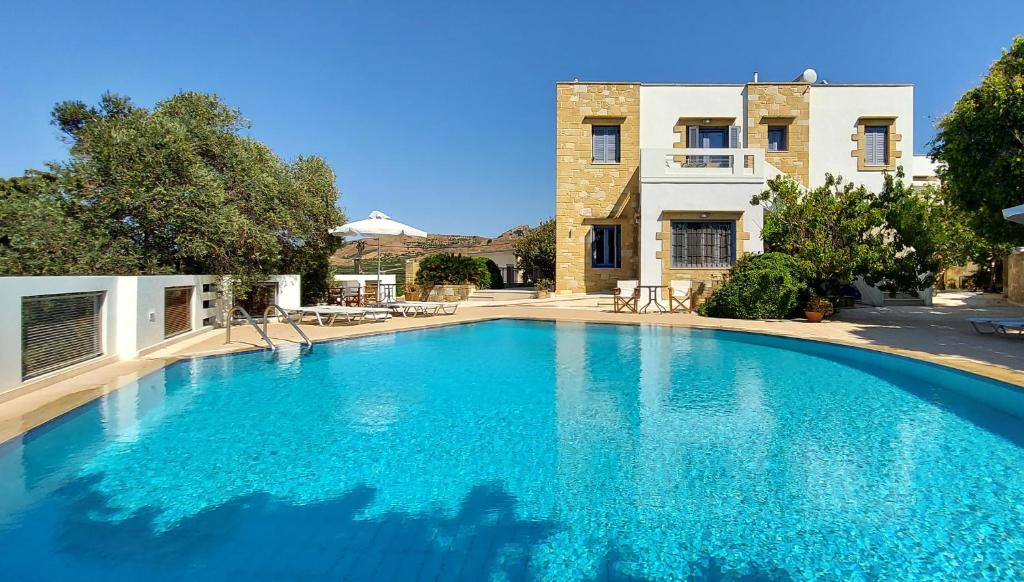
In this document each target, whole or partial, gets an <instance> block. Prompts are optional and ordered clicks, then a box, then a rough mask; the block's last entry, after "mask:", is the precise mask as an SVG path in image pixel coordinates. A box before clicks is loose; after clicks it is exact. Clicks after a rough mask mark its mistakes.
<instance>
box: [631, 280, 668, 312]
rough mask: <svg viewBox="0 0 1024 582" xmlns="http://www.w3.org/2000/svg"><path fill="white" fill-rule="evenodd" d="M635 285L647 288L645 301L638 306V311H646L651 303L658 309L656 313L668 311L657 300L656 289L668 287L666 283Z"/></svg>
mask: <svg viewBox="0 0 1024 582" xmlns="http://www.w3.org/2000/svg"><path fill="white" fill-rule="evenodd" d="M637 287H639V288H640V289H647V303H645V304H644V306H643V307H641V308H640V313H647V310H648V309H650V307H651V305H654V307H655V309H657V310H658V313H665V312H666V311H668V309H665V306H664V305H662V304H661V303H659V302H658V290H659V289H666V288H667V287H668V286H667V285H637Z"/></svg>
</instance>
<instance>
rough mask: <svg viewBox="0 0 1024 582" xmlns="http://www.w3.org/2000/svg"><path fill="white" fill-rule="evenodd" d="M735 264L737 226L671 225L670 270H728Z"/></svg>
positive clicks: (726, 223) (695, 222) (733, 224)
mask: <svg viewBox="0 0 1024 582" xmlns="http://www.w3.org/2000/svg"><path fill="white" fill-rule="evenodd" d="M735 263H736V223H735V222H732V221H728V222H726V221H717V222H708V221H687V220H676V221H672V266H673V267H676V268H679V267H683V268H686V267H690V268H707V267H718V268H723V267H731V266H733V265H734V264H735Z"/></svg>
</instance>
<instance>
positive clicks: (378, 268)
mask: <svg viewBox="0 0 1024 582" xmlns="http://www.w3.org/2000/svg"><path fill="white" fill-rule="evenodd" d="M377 303H380V235H379V234H378V235H377Z"/></svg>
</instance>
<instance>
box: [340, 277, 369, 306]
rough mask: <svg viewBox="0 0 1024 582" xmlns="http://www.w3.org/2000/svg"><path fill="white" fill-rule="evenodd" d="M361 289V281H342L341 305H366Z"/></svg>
mask: <svg viewBox="0 0 1024 582" xmlns="http://www.w3.org/2000/svg"><path fill="white" fill-rule="evenodd" d="M361 289H362V286H361V285H360V284H359V281H342V282H341V304H342V305H345V306H347V307H358V306H360V305H365V304H366V302H365V301H364V300H363V295H362V293H361Z"/></svg>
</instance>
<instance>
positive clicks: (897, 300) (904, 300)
mask: <svg viewBox="0 0 1024 582" xmlns="http://www.w3.org/2000/svg"><path fill="white" fill-rule="evenodd" d="M885 305H886V306H890V307H891V306H894V305H924V299H921V298H920V297H914V296H913V295H910V294H909V293H897V294H896V295H895V296H892V295H888V294H887V295H885Z"/></svg>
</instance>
